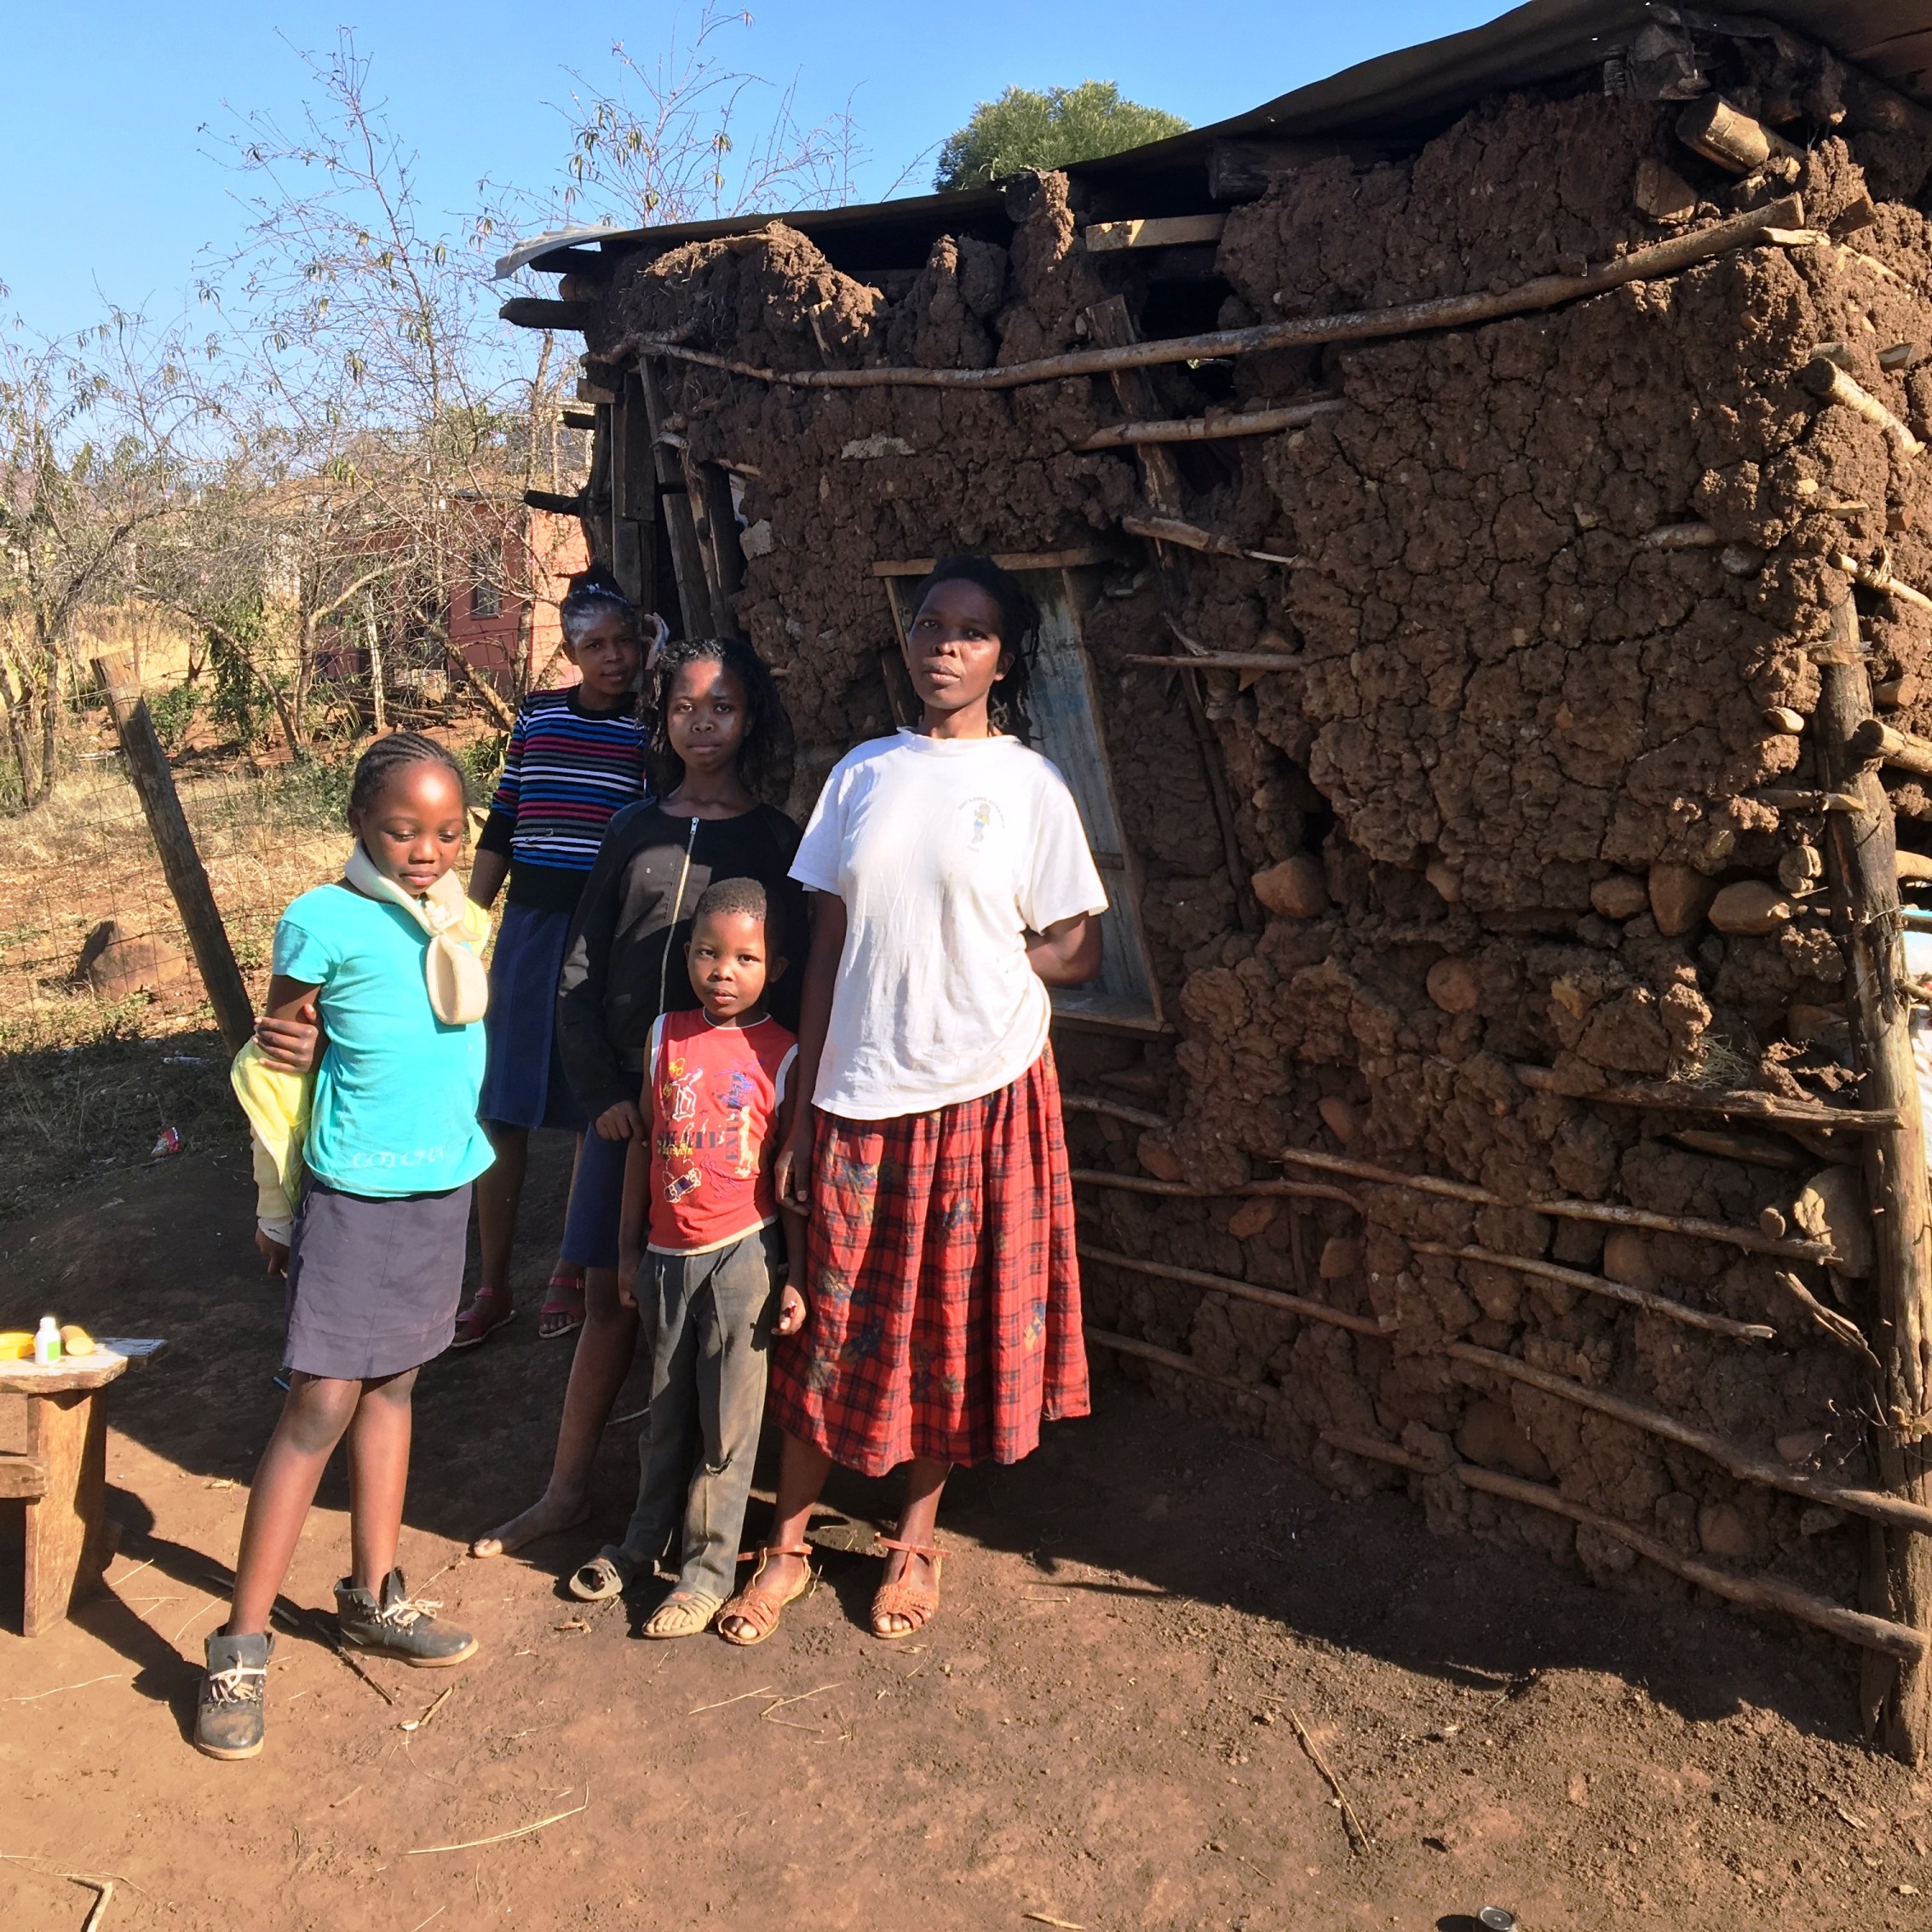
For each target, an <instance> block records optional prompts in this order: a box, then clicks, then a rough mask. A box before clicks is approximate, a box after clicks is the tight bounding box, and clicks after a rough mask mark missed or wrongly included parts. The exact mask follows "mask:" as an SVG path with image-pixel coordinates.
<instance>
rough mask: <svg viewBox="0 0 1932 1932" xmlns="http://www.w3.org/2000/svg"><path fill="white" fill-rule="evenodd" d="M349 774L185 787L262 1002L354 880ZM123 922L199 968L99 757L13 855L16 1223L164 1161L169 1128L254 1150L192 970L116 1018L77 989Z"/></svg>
mask: <svg viewBox="0 0 1932 1932" xmlns="http://www.w3.org/2000/svg"><path fill="white" fill-rule="evenodd" d="M178 778H179V782H180V789H181V801H182V805H183V808H184V809H185V810H186V811H187V815H188V819H189V822H190V823H191V825H193V827H194V831H195V836H196V840H197V842H198V845H199V846H200V848H201V854H202V858H203V861H204V864H205V865H206V866H207V868H208V873H209V878H210V883H211V884H212V885H213V887H214V890H215V899H216V904H217V905H218V906H220V907H221V911H222V916H223V917H224V919H225V921H226V922H227V927H228V933H229V938H230V940H231V941H232V943H233V946H234V949H235V953H236V957H237V958H238V959H239V962H240V963H241V967H242V970H243V973H244V975H245V976H246V978H247V979H248V981H249V985H250V990H251V991H252V992H254V993H255V994H256V997H257V998H259V997H260V996H261V994H262V992H264V991H265V990H266V988H267V971H268V956H269V946H270V941H271V940H272V937H273V932H274V927H275V921H276V919H277V917H279V914H280V912H281V911H282V908H283V907H284V906H286V905H287V904H288V902H289V900H291V899H293V898H294V897H295V896H296V894H298V893H301V892H304V891H306V890H308V888H309V887H311V886H314V885H319V884H321V883H323V882H324V881H325V880H327V879H330V878H332V877H336V874H337V873H338V872H339V871H340V869H341V866H342V858H343V854H344V849H345V834H344V833H343V832H342V831H341V830H340V829H339V827H340V823H341V819H340V798H339V794H340V790H341V779H342V772H341V769H340V768H337V767H331V766H327V765H318V766H314V767H310V768H305V769H304V770H302V771H300V772H286V771H285V772H283V773H269V774H267V775H266V776H254V775H251V774H248V773H228V772H214V773H204V774H201V775H194V776H191V775H188V774H186V773H183V774H178ZM103 919H113V920H115V921H116V922H118V924H119V925H120V926H121V927H122V929H123V930H124V931H125V932H126V933H128V934H129V935H130V936H134V937H141V938H152V939H154V940H158V941H159V942H160V943H162V944H163V945H164V946H170V947H171V948H174V949H175V950H176V951H178V952H181V953H183V954H186V953H187V938H186V935H185V934H184V933H183V932H182V929H181V922H180V920H179V918H178V917H177V916H176V915H175V908H174V904H173V901H172V900H170V898H169V896H168V891H167V887H166V883H165V882H164V879H163V877H162V876H161V870H160V865H159V862H158V860H157V859H156V858H155V855H154V848H153V846H152V842H150V840H149V838H148V835H147V823H146V820H145V819H143V818H142V815H141V805H140V801H139V799H138V798H137V797H136V796H135V791H134V788H133V787H132V785H129V783H128V781H127V779H125V777H124V775H123V774H122V773H121V770H120V768H119V762H118V759H112V758H101V757H87V758H84V759H83V761H82V762H81V764H80V767H79V768H78V770H77V771H75V772H74V773H72V775H71V776H70V777H69V778H68V779H66V781H65V783H64V784H63V785H62V786H61V788H60V790H59V791H57V792H56V793H55V796H54V797H53V798H52V799H50V800H49V802H47V803H46V804H45V805H43V806H42V807H40V808H38V809H37V810H35V811H32V812H29V813H26V814H22V815H20V817H18V818H15V819H9V820H8V821H6V833H5V837H4V838H3V839H0V1218H12V1217H14V1216H20V1215H23V1214H29V1213H32V1212H35V1211H37V1210H39V1209H41V1208H43V1207H44V1206H45V1205H47V1204H48V1203H49V1201H50V1200H51V1199H54V1198H55V1196H57V1195H58V1194H60V1193H63V1192H65V1191H66V1189H68V1188H69V1187H74V1186H77V1185H79V1184H81V1183H82V1182H86V1181H89V1180H92V1179H98V1178H100V1177H101V1176H102V1175H104V1174H106V1173H110V1172H112V1171H113V1170H116V1169H118V1168H124V1167H127V1166H129V1165H132V1164H138V1163H140V1162H142V1161H145V1160H147V1159H150V1158H151V1150H152V1147H153V1146H154V1144H155V1141H156V1139H157V1137H158V1135H159V1134H160V1132H161V1130H162V1129H164V1128H165V1127H170V1126H172V1127H175V1128H176V1129H178V1130H180V1132H181V1135H182V1136H183V1138H184V1140H185V1141H188V1142H189V1143H190V1144H193V1142H194V1141H196V1140H198V1139H199V1138H201V1137H203V1136H219V1137H220V1138H221V1140H223V1141H233V1143H234V1144H235V1145H236V1146H238V1147H239V1145H240V1144H241V1142H242V1141H243V1138H244V1130H243V1127H242V1124H241V1119H240V1115H239V1112H238V1111H237V1109H236V1108H235V1107H234V1106H233V1101H232V1100H231V1099H230V1097H229V1095H228V1090H227V1058H228V1056H227V1050H226V1049H225V1048H224V1047H223V1045H222V1044H221V1038H220V1036H219V1034H218V1033H217V1032H216V1030H215V1026H214V1021H213V1015H212V1014H211V1012H210V1008H209V1005H208V1002H207V999H206V997H205V996H204V993H203V991H202V986H201V981H200V980H199V978H198V976H197V975H196V974H195V972H194V969H193V963H192V961H191V962H190V963H189V964H188V966H187V970H186V971H185V972H184V974H183V975H182V976H181V978H179V979H177V980H174V981H173V982H171V983H170V984H169V985H167V986H164V987H163V988H161V989H160V990H159V991H158V992H157V993H154V994H147V993H137V994H135V995H133V996H132V997H130V998H126V999H122V1000H112V1001H111V1000H106V999H103V998H100V997H99V996H98V995H96V994H95V993H94V992H90V991H89V989H88V988H86V987H85V986H76V985H74V984H73V983H72V980H71V979H70V977H69V975H71V974H72V969H73V965H74V962H75V960H76V959H77V957H78V955H79V952H80V949H81V946H82V943H83V940H85V939H86V937H87V935H88V934H89V932H90V931H92V929H94V928H95V926H96V925H97V924H98V923H100V922H101V920H103Z"/></svg>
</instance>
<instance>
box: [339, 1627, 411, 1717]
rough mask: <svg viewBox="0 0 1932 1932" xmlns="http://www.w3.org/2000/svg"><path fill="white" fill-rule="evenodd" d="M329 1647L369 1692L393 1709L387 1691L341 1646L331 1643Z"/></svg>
mask: <svg viewBox="0 0 1932 1932" xmlns="http://www.w3.org/2000/svg"><path fill="white" fill-rule="evenodd" d="M329 1647H330V1648H331V1650H332V1651H334V1652H335V1653H336V1656H338V1657H339V1658H341V1659H342V1661H343V1663H345V1664H346V1665H348V1667H349V1669H350V1670H354V1672H355V1674H356V1676H359V1677H360V1678H361V1679H362V1681H363V1682H364V1683H365V1684H367V1685H368V1686H369V1688H370V1689H371V1690H372V1691H374V1692H375V1693H376V1694H377V1696H378V1697H379V1698H381V1699H382V1701H383V1703H385V1704H386V1705H388V1706H389V1707H390V1708H391V1709H392V1710H394V1707H395V1702H396V1700H395V1699H394V1697H393V1696H392V1695H391V1694H390V1693H388V1691H386V1690H384V1689H383V1688H382V1685H380V1684H379V1683H377V1682H376V1680H375V1679H374V1678H373V1677H372V1676H370V1674H369V1673H368V1672H367V1671H366V1670H364V1669H363V1667H362V1666H361V1665H359V1664H358V1663H357V1662H356V1660H355V1659H354V1658H353V1657H351V1656H350V1655H349V1653H348V1651H347V1650H346V1649H345V1648H344V1647H342V1645H341V1644H339V1643H331V1645H330V1646H329Z"/></svg>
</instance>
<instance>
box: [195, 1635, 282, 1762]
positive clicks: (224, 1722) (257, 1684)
mask: <svg viewBox="0 0 1932 1932" xmlns="http://www.w3.org/2000/svg"><path fill="white" fill-rule="evenodd" d="M274 1648H275V1640H274V1638H273V1637H272V1636H270V1635H269V1634H268V1632H267V1630H256V1631H255V1632H254V1633H253V1634H252V1635H250V1636H228V1635H227V1632H226V1631H222V1632H219V1633H217V1634H216V1636H211V1637H210V1638H209V1640H208V1671H207V1674H206V1676H204V1677H203V1678H202V1680H201V1695H200V1697H199V1698H198V1699H197V1700H196V1704H195V1711H194V1748H195V1749H196V1750H197V1751H205V1752H206V1753H207V1754H208V1756H209V1757H254V1756H255V1754H256V1752H257V1751H260V1750H261V1749H262V1734H263V1732H264V1730H265V1728H266V1724H265V1722H264V1720H265V1716H266V1713H265V1711H264V1707H263V1704H262V1697H263V1693H265V1692H266V1691H267V1688H268V1659H269V1658H270V1657H271V1656H272V1655H273V1653H274Z"/></svg>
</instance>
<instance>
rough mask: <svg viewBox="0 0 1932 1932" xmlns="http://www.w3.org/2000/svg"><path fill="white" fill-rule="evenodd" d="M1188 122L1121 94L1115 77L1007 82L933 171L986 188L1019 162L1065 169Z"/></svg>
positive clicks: (942, 179) (946, 183)
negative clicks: (1038, 84)
mask: <svg viewBox="0 0 1932 1932" xmlns="http://www.w3.org/2000/svg"><path fill="white" fill-rule="evenodd" d="M1186 132H1187V122H1185V121H1183V120H1182V118H1180V116H1179V115H1177V114H1169V113H1165V112H1163V111H1162V110H1161V109H1160V108H1159V107H1143V106H1141V104H1140V103H1139V102H1138V101H1123V100H1122V99H1121V98H1120V89H1118V87H1116V86H1115V85H1114V83H1113V82H1112V81H1093V80H1090V81H1082V82H1081V83H1080V84H1079V86H1078V87H1049V89H1047V90H1046V92H1045V93H1044V94H1042V93H1039V92H1038V91H1037V90H1036V89H1032V88H1030V87H1009V88H1008V89H1007V90H1006V92H1005V93H1004V94H1003V95H1000V97H999V99H998V101H981V102H980V104H979V106H977V107H975V109H974V110H973V118H972V119H971V120H969V122H967V124H966V125H965V126H964V127H963V128H962V129H959V131H958V132H957V134H955V135H951V136H949V137H948V138H947V141H946V146H945V147H942V148H941V149H940V158H939V167H938V169H937V170H935V171H934V175H933V186H934V187H936V188H965V187H985V186H986V183H987V182H988V181H998V179H999V177H1000V176H1001V175H1010V174H1012V173H1013V172H1014V170H1015V169H1019V168H1064V167H1066V166H1067V164H1069V163H1070V162H1074V161H1092V160H1095V159H1096V158H1098V157H1099V156H1101V155H1102V154H1118V153H1119V152H1120V151H1121V149H1122V148H1124V147H1141V146H1142V145H1144V144H1145V143H1146V142H1147V141H1165V140H1166V139H1167V137H1168V136H1169V135H1177V134H1185V133H1186Z"/></svg>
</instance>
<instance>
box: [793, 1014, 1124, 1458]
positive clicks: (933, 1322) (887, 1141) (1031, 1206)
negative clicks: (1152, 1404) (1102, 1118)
mask: <svg viewBox="0 0 1932 1932" xmlns="http://www.w3.org/2000/svg"><path fill="white" fill-rule="evenodd" d="M805 1260H806V1276H805V1291H806V1293H807V1295H808V1297H810V1301H811V1314H810V1317H809V1319H808V1320H807V1322H806V1324H805V1326H804V1328H803V1329H802V1331H800V1332H799V1334H797V1335H796V1337H792V1338H791V1340H789V1341H787V1340H774V1341H773V1343H772V1358H771V1413H772V1417H773V1420H774V1421H776V1422H777V1423H779V1426H780V1427H781V1428H782V1429H787V1430H789V1431H790V1432H791V1434H792V1435H796V1436H798V1437H800V1438H802V1440H805V1441H807V1442H809V1443H811V1444H813V1445H814V1446H815V1447H817V1448H819V1449H822V1450H824V1451H825V1453H826V1454H828V1455H829V1456H831V1458H832V1460H833V1461H834V1462H836V1463H840V1464H842V1466H843V1467H844V1468H846V1469H856V1470H858V1471H859V1472H860V1474H861V1475H885V1474H886V1472H887V1471H888V1469H895V1468H897V1467H898V1465H899V1464H900V1463H903V1462H905V1461H906V1460H907V1459H908V1458H911V1457H913V1456H929V1457H933V1458H935V1459H937V1460H938V1461H940V1462H946V1463H982V1462H986V1461H987V1460H989V1459H990V1460H991V1461H993V1462H996V1463H1016V1462H1018V1461H1019V1460H1020V1458H1021V1457H1022V1456H1026V1455H1030V1454H1031V1453H1032V1451H1033V1450H1034V1449H1036V1448H1037V1447H1038V1446H1039V1440H1040V1423H1041V1422H1042V1421H1043V1420H1044V1421H1048V1422H1057V1421H1059V1420H1060V1419H1061V1418H1062V1417H1067V1416H1084V1415H1085V1414H1086V1413H1087V1406H1088V1405H1087V1354H1086V1347H1085V1343H1084V1341H1083V1340H1082V1337H1081V1333H1080V1271H1079V1263H1078V1260H1077V1259H1076V1258H1075V1255H1074V1250H1073V1187H1072V1182H1071V1180H1070V1179H1069V1178H1068V1176H1067V1137H1066V1135H1065V1133H1064V1132H1063V1131H1062V1129H1061V1118H1060V1083H1059V1080H1058V1078H1057V1077H1056V1076H1055V1072H1054V1065H1053V1049H1052V1048H1051V1047H1048V1048H1047V1049H1044V1051H1043V1052H1042V1053H1041V1055H1040V1057H1039V1058H1038V1060H1037V1061H1034V1062H1033V1064H1032V1067H1030V1068H1029V1069H1028V1070H1027V1071H1026V1072H1025V1073H1024V1074H1022V1075H1021V1078H1019V1079H1017V1080H1015V1082H1014V1083H1013V1084H1012V1085H1011V1086H1009V1087H1003V1088H1001V1089H1000V1090H999V1091H998V1093H995V1094H987V1095H984V1096H983V1097H982V1098H980V1099H979V1100H972V1101H960V1102H958V1103H957V1105H956V1106H952V1107H940V1109H939V1110H938V1111H937V1112H936V1113H909V1114H904V1115H901V1116H900V1118H897V1119H895V1120H842V1119H840V1118H837V1116H835V1115H832V1114H827V1113H821V1114H819V1116H818V1124H817V1130H816V1135H815V1138H814V1152H813V1165H812V1210H811V1216H810V1219H809V1221H808V1224H807V1232H806V1237H805Z"/></svg>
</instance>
